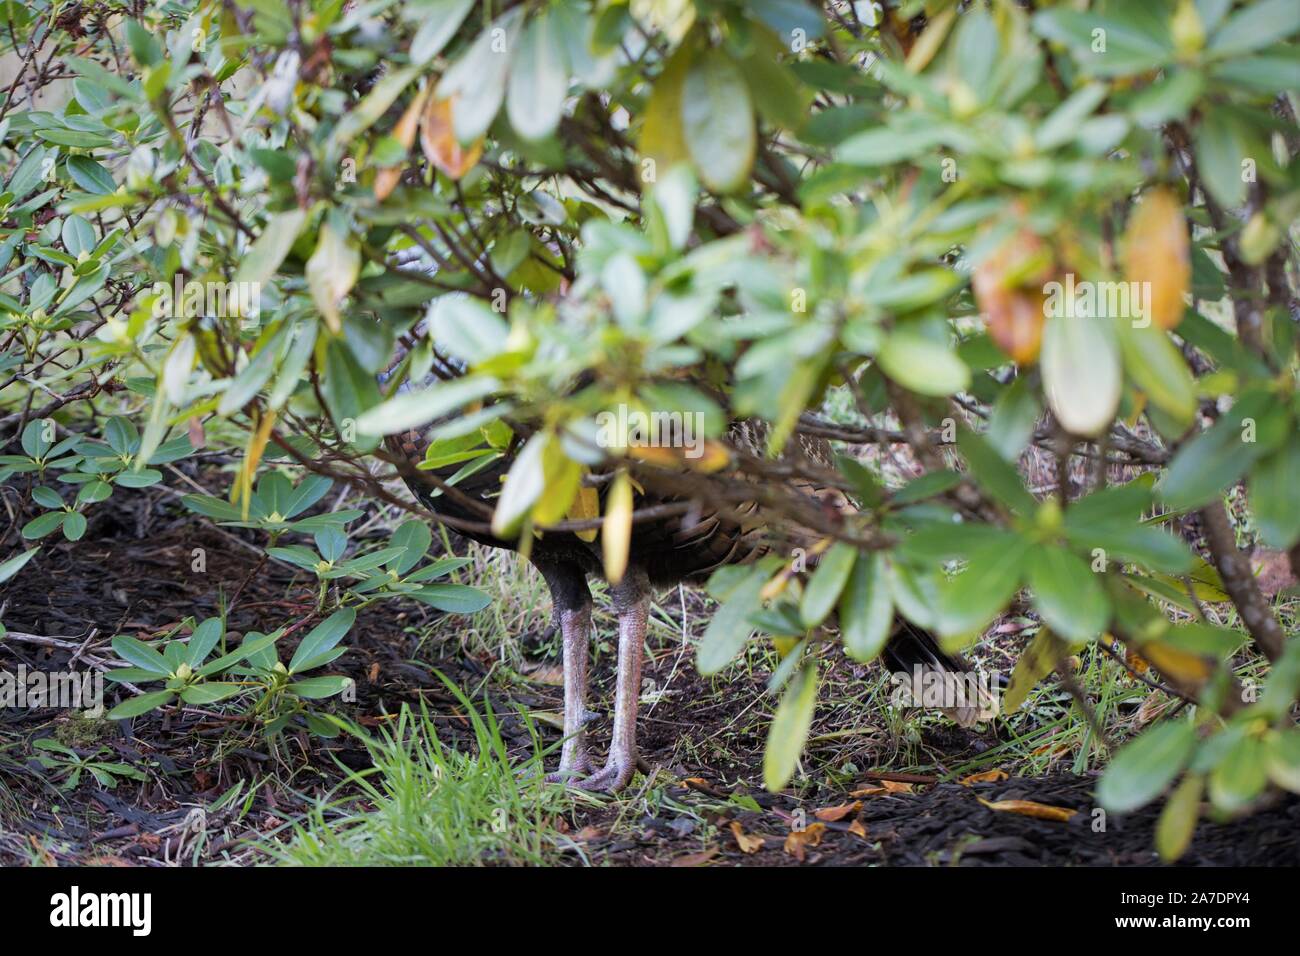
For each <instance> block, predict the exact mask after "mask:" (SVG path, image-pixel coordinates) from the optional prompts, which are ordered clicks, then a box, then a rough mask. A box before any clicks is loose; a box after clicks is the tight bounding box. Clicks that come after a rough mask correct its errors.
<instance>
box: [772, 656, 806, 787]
mask: <svg viewBox="0 0 1300 956" xmlns="http://www.w3.org/2000/svg"><path fill="white" fill-rule="evenodd" d="M816 706H817V664H816V662H814V661H810V662H809V663H807V664H805V665H804V666H803V669H802V670H800V671H799V674H798V676H796V677H795V678H794V679H793V680H792V681H790V684H789V686H788V687H786V689H785V693H784V694H782V695H781V703H780V704H778V705H777V708H776V713H775V714H774V715H773V717H772V727H771V729H770V730H769V731H768V734H767V748H766V749H765V750H764V752H763V785H764V786H765V787H767V789H768V790H769V791H770V792H772V793H776V792H777V791H778V790H781V789H782V788H783V787H785V785H786V784H787V783H789V782H790V778H791V777H792V776H794V769H795V765H796V764H797V763H798V762H799V754H800V753H802V752H803V745H804V743H805V742H806V741H807V740H808V731H809V730H810V729H811V728H812V720H813V711H814V710H815V708H816Z"/></svg>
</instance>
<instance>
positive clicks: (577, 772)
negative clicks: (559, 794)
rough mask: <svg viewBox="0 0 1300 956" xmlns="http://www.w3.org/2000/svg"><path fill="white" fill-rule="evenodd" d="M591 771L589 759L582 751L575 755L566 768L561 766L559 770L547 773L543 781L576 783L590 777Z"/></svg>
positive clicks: (591, 766)
mask: <svg viewBox="0 0 1300 956" xmlns="http://www.w3.org/2000/svg"><path fill="white" fill-rule="evenodd" d="M592 770H593V765H592V762H591V757H590V755H588V754H587V753H586V752H585V751H584V752H582V753H579V754H576V755H575V756H574V757H573V758H572V759H571V760H570V762H569V764H568V766H563V765H562V766H561V767H560V769H559V770H556V771H554V772H553V773H548V774H547V775H546V777H545V778H544V779H545V780H546V782H547V783H577V782H578V781H579V780H581V779H582V778H583V777H585V776H588V775H590V774H591V772H592Z"/></svg>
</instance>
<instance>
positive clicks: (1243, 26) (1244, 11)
mask: <svg viewBox="0 0 1300 956" xmlns="http://www.w3.org/2000/svg"><path fill="white" fill-rule="evenodd" d="M1297 31H1300V15H1298V14H1297V12H1296V7H1295V0H1259V2H1256V3H1248V4H1246V5H1245V6H1243V7H1242V8H1241V9H1240V10H1238V11H1237V12H1236V13H1234V14H1233V15H1232V19H1230V20H1229V21H1228V22H1227V23H1225V24H1224V25H1223V26H1222V27H1220V28H1219V29H1218V30H1217V31H1216V32H1215V34H1214V36H1213V37H1211V38H1210V43H1209V46H1208V47H1207V48H1206V49H1207V52H1208V53H1210V54H1211V55H1212V56H1237V55H1239V54H1241V53H1249V52H1250V51H1251V50H1258V49H1259V48H1260V47H1265V46H1268V45H1270V44H1272V43H1277V42H1279V41H1281V40H1285V39H1286V38H1287V37H1289V36H1291V35H1292V34H1293V33H1296V32H1297Z"/></svg>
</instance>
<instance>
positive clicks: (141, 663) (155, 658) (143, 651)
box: [112, 634, 172, 677]
mask: <svg viewBox="0 0 1300 956" xmlns="http://www.w3.org/2000/svg"><path fill="white" fill-rule="evenodd" d="M112 644H113V650H114V651H115V652H116V653H117V656H118V657H120V658H122V660H124V661H126V662H127V663H128V664H134V665H135V666H136V667H141V668H143V669H144V670H147V671H149V672H150V673H151V674H157V675H158V676H159V677H166V676H167V675H168V674H170V673H171V672H172V668H171V665H170V664H168V663H167V661H166V659H165V658H164V657H163V656H162V655H161V654H159V653H158V652H157V651H156V650H154V649H153V648H152V647H150V646H149V645H147V644H145V643H143V642H141V641H138V640H136V639H135V638H134V637H128V636H127V635H125V634H119V635H118V636H117V637H115V638H113V641H112Z"/></svg>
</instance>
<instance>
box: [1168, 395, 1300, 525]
mask: <svg viewBox="0 0 1300 956" xmlns="http://www.w3.org/2000/svg"><path fill="white" fill-rule="evenodd" d="M1288 425H1289V419H1288V417H1287V415H1286V413H1285V412H1284V411H1283V410H1282V409H1281V408H1279V407H1278V406H1277V403H1276V401H1275V399H1274V398H1273V396H1272V395H1271V393H1269V392H1267V391H1265V390H1262V389H1258V390H1255V391H1252V392H1248V393H1246V394H1244V395H1242V396H1241V397H1240V398H1239V399H1238V400H1237V402H1236V403H1235V404H1234V405H1233V406H1232V409H1231V410H1230V411H1229V412H1227V413H1226V414H1224V415H1223V416H1222V417H1221V418H1220V419H1219V420H1218V421H1217V422H1216V423H1215V424H1214V426H1213V427H1211V428H1210V429H1208V430H1207V431H1205V432H1203V433H1202V434H1200V435H1198V436H1196V438H1194V439H1192V440H1191V441H1190V442H1188V443H1187V444H1186V445H1184V446H1183V447H1182V448H1180V449H1179V450H1178V453H1177V454H1176V455H1174V457H1173V460H1172V461H1170V463H1169V469H1168V470H1167V471H1166V472H1165V474H1164V475H1163V476H1162V477H1161V479H1160V481H1159V483H1158V484H1157V485H1156V492H1157V493H1158V494H1159V495H1160V497H1161V498H1162V499H1163V500H1164V501H1165V503H1166V504H1167V505H1168V506H1169V507H1170V508H1173V509H1175V510H1182V509H1186V508H1198V507H1200V506H1201V505H1204V504H1206V503H1207V502H1209V501H1211V500H1213V499H1214V498H1215V497H1216V496H1218V495H1220V494H1223V493H1224V492H1225V491H1226V490H1227V489H1228V487H1229V486H1230V485H1231V484H1233V483H1234V482H1235V481H1237V479H1239V478H1240V477H1241V476H1242V475H1243V474H1245V473H1246V471H1247V469H1249V468H1250V466H1251V464H1252V463H1253V462H1254V461H1255V460H1256V459H1257V458H1259V457H1260V456H1262V455H1264V454H1265V453H1267V452H1268V451H1270V450H1271V449H1272V448H1275V447H1276V446H1277V444H1278V441H1279V439H1281V438H1282V437H1283V436H1284V435H1285V434H1286V429H1287V427H1288Z"/></svg>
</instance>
